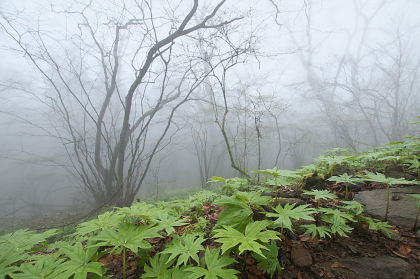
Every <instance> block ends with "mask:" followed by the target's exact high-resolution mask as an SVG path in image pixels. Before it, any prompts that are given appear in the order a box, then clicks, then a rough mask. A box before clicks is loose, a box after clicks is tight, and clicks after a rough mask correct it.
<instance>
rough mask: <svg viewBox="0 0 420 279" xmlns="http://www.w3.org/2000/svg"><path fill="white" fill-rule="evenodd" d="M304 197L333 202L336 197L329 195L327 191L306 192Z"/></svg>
mask: <svg viewBox="0 0 420 279" xmlns="http://www.w3.org/2000/svg"><path fill="white" fill-rule="evenodd" d="M305 195H311V196H314V199H315V200H316V201H317V200H335V199H336V198H337V196H336V195H334V194H333V193H331V192H330V191H328V190H312V191H306V192H305Z"/></svg>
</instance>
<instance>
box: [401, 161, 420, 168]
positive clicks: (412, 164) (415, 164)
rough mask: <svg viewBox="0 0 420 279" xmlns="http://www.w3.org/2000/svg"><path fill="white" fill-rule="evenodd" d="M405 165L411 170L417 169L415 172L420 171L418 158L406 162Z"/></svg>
mask: <svg viewBox="0 0 420 279" xmlns="http://www.w3.org/2000/svg"><path fill="white" fill-rule="evenodd" d="M404 163H406V164H408V165H409V167H408V168H409V169H415V170H417V169H420V161H419V159H417V158H413V159H410V160H406V161H404Z"/></svg>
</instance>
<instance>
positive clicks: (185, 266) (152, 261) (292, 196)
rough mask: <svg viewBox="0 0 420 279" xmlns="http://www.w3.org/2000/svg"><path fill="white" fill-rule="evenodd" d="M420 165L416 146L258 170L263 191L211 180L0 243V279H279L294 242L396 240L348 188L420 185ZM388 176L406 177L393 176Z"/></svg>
mask: <svg viewBox="0 0 420 279" xmlns="http://www.w3.org/2000/svg"><path fill="white" fill-rule="evenodd" d="M419 160H420V139H419V138H409V139H408V140H407V141H404V142H393V143H390V144H389V145H387V146H384V147H380V148H375V149H373V150H370V151H367V152H361V153H354V152H352V151H351V150H348V149H333V150H329V151H327V152H326V153H325V154H324V155H323V156H321V157H320V158H318V159H317V160H316V163H315V164H314V165H310V166H306V167H304V168H302V169H299V170H295V171H290V170H278V169H268V170H259V171H256V172H258V173H259V174H260V175H263V176H265V181H264V183H262V184H260V185H254V184H253V183H252V182H250V181H248V180H246V179H242V178H230V179H224V178H221V177H214V178H212V179H211V180H210V181H209V183H213V184H218V185H219V187H218V188H217V190H216V191H201V192H198V193H196V194H194V195H192V196H190V197H189V198H188V199H184V200H172V201H158V202H151V203H146V202H138V203H134V204H133V205H132V206H131V207H125V208H115V209H113V210H110V211H107V212H105V213H103V214H101V215H99V216H97V217H96V218H94V219H92V220H90V221H87V222H84V223H81V224H79V225H78V226H77V227H76V229H75V231H74V232H72V233H71V234H66V235H61V234H60V237H58V234H59V233H60V231H58V230H48V231H44V232H35V231H29V230H18V231H16V232H14V233H10V234H6V235H3V236H1V237H0V278H16V279H20V278H32V279H35V278H39V279H41V278H42V279H50V278H51V279H68V278H74V279H85V278H124V279H125V278H159V279H171V278H192V279H195V278H208V279H210V278H211V279H217V278H227V279H229V278H278V276H281V275H282V274H283V272H284V270H285V269H287V265H288V264H290V263H289V262H288V261H287V260H284V257H283V256H284V253H282V251H283V250H282V249H284V247H285V246H287V244H288V243H292V242H293V241H294V242H298V241H303V240H305V241H306V242H310V243H326V242H329V241H330V242H331V243H334V242H337V241H340V239H345V238H351V237H352V235H353V233H354V232H355V231H357V234H358V235H360V234H367V235H382V236H381V237H388V238H391V239H396V238H398V237H399V231H398V230H397V229H396V228H395V227H393V226H392V225H390V224H389V223H387V222H386V221H384V220H378V219H374V218H372V217H370V216H367V215H366V214H365V213H364V208H363V205H361V204H360V203H358V202H356V201H354V200H352V196H353V193H354V191H353V190H352V189H355V188H356V187H354V186H355V185H356V186H361V185H362V186H363V187H367V188H369V187H373V186H372V184H373V183H374V185H375V187H383V188H386V189H388V190H389V189H391V187H398V186H400V185H416V184H419V174H420V170H419V169H420V163H419ZM391 167H392V168H394V169H395V168H398V169H399V170H401V171H400V172H401V176H400V177H390V176H388V173H387V172H388V170H389V169H390V168H391ZM412 197H413V198H417V196H416V195H412ZM389 198H390V196H389V195H388V199H389ZM387 215H388V210H387V211H386V212H384V219H386V218H387ZM413 226H414V228H415V226H416V224H413Z"/></svg>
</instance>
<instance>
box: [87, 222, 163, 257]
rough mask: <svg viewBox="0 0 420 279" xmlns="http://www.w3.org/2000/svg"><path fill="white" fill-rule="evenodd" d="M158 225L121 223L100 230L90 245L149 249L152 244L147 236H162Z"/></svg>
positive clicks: (119, 249)
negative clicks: (95, 242) (93, 242)
mask: <svg viewBox="0 0 420 279" xmlns="http://www.w3.org/2000/svg"><path fill="white" fill-rule="evenodd" d="M158 231H159V228H158V227H149V226H136V225H133V224H126V223H121V224H119V225H118V228H117V229H116V230H115V229H108V230H104V231H102V232H101V233H100V234H99V235H98V236H96V237H94V238H93V240H96V241H98V243H97V244H95V245H92V247H98V246H99V247H100V246H114V248H113V250H117V251H121V250H122V249H123V248H128V249H130V250H131V251H132V252H134V253H137V252H138V250H139V249H150V248H151V247H152V246H151V245H150V243H149V242H147V241H146V239H147V238H154V237H162V236H161V235H160V234H159V233H158Z"/></svg>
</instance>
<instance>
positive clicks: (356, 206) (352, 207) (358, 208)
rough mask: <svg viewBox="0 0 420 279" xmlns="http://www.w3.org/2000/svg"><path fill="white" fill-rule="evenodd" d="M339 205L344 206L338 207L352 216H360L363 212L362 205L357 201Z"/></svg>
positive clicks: (344, 202)
mask: <svg viewBox="0 0 420 279" xmlns="http://www.w3.org/2000/svg"><path fill="white" fill-rule="evenodd" d="M341 203H343V204H345V205H344V206H340V207H341V208H343V209H346V210H348V211H350V212H351V213H352V214H353V215H354V216H358V215H360V214H362V213H363V211H364V210H365V208H364V206H363V204H361V203H360V202H357V201H342V202H341Z"/></svg>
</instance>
